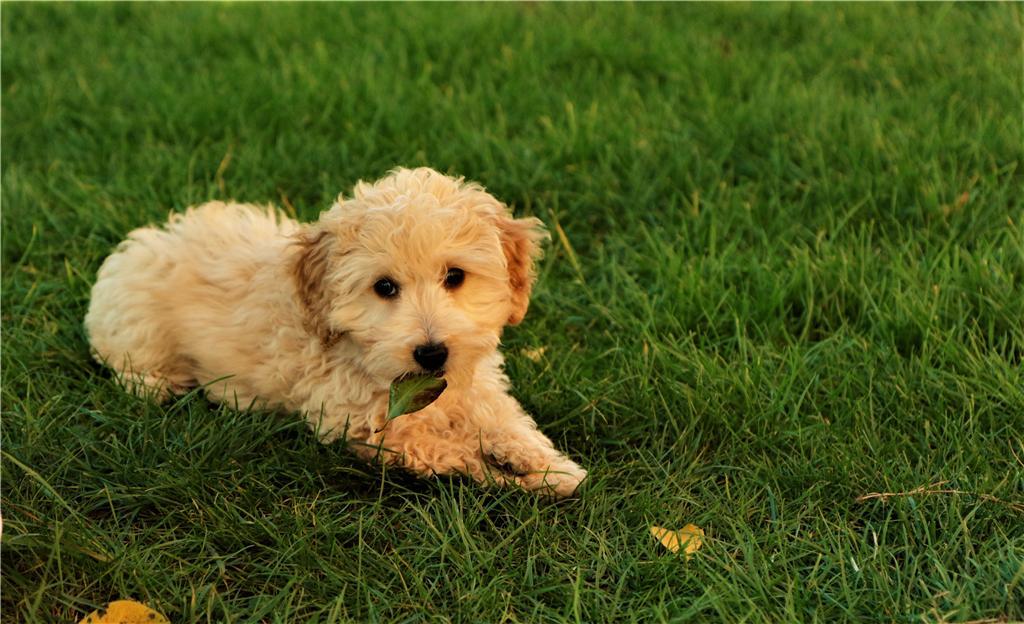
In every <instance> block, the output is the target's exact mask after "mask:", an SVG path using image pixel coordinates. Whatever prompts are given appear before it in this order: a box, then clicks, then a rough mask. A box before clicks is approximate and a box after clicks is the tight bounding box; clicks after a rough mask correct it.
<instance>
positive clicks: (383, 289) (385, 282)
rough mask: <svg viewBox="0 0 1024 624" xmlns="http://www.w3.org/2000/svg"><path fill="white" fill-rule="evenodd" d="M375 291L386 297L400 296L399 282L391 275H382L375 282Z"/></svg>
mask: <svg viewBox="0 0 1024 624" xmlns="http://www.w3.org/2000/svg"><path fill="white" fill-rule="evenodd" d="M373 292H375V293H377V295H378V296H380V297H382V298H384V299H394V298H395V297H397V296H398V284H396V283H395V282H394V281H393V280H392V279H391V278H390V277H382V278H380V279H379V280H377V281H376V282H375V283H374V285H373Z"/></svg>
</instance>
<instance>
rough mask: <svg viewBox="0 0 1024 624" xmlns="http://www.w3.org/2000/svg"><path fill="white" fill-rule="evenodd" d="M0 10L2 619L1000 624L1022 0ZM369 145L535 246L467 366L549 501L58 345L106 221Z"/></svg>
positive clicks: (341, 175) (357, 166)
mask: <svg viewBox="0 0 1024 624" xmlns="http://www.w3.org/2000/svg"><path fill="white" fill-rule="evenodd" d="M2 13H3V18H2V26H3V30H2V35H3V49H2V80H3V88H2V89H3V113H2V115H3V116H2V124H3V137H2V138H3V145H2V167H3V181H2V193H3V194H2V200H3V216H2V219H3V220H2V226H3V229H2V245H3V349H2V351H3V353H2V366H3V369H2V372H3V393H2V400H3V420H2V448H3V464H2V465H3V474H2V476H3V493H2V512H3V521H4V523H3V542H2V563H3V570H2V605H0V606H2V609H3V618H4V621H5V622H6V621H11V622H14V621H18V622H54V621H73V620H76V619H77V618H79V617H82V616H83V615H84V614H85V613H86V612H88V611H89V610H91V609H93V608H94V607H96V606H97V605H101V604H103V603H105V602H106V601H108V600H113V599H117V598H124V597H133V598H136V599H139V600H143V601H146V602H148V603H149V604H151V605H152V606H154V607H156V608H157V609H159V610H161V611H163V612H164V613H165V614H167V615H168V616H169V617H170V618H171V619H172V621H174V622H176V623H183V622H222V621H232V622H246V621H267V622H306V621H310V622H335V621H350V620H356V621H362V620H386V621H401V622H413V621H446V620H451V621H461V622H498V621H521V622H536V621H585V622H598V621H609V620H619V621H634V620H635V621H640V620H643V621H651V620H665V621H667V620H671V621H685V620H695V621H707V620H719V621H730V622H733V621H753V622H761V621H765V622H785V621H811V620H817V621H830V622H831V621H841V620H869V621H886V622H889V621H898V622H920V621H951V622H952V621H968V620H986V621H988V620H987V619H994V620H1014V619H1017V620H1019V619H1022V618H1024V510H1022V507H1021V505H1022V504H1024V442H1022V440H1024V362H1022V358H1024V203H1022V195H1024V194H1022V189H1024V174H1022V162H1024V148H1022V143H1024V131H1022V104H1021V102H1022V92H1024V88H1022V80H1024V65H1022V44H1021V41H1022V10H1021V7H1020V5H1014V4H1001V5H966V6H950V5H889V4H885V5H829V6H824V5H823V6H807V5H732V4H730V5H561V6H555V5H537V4H524V5H448V4H445V5H440V4H435V5H388V6H382V5H323V4H301V5H248V4H238V5H204V6H198V5H195V6H193V5H189V6H185V5H167V4H165V5H130V4H110V5H74V6H71V5H63V6H53V5H35V4H33V5H27V4H11V3H4V5H3V11H2ZM399 164H404V165H409V166H416V165H430V166H433V167H435V168H438V169H441V170H444V171H448V172H451V173H458V174H462V175H465V176H467V177H469V178H471V179H474V180H478V181H480V182H482V183H483V184H485V185H486V186H487V187H488V188H489V189H490V190H491V191H492V192H493V193H494V194H495V195H497V196H498V197H500V198H502V199H504V200H506V201H508V202H510V203H511V204H513V205H514V206H515V207H516V210H517V212H519V213H529V214H535V215H537V216H539V217H541V218H542V219H544V221H545V222H546V223H547V224H548V225H549V226H550V227H551V228H552V230H553V231H554V230H556V228H561V230H560V231H557V232H556V235H555V236H554V238H553V240H552V243H551V244H550V246H549V248H548V254H547V256H546V259H545V260H544V262H543V265H542V267H541V277H540V281H539V284H538V287H537V289H536V297H535V299H534V302H533V305H532V307H531V312H530V315H529V316H528V317H527V319H526V322H525V323H524V324H523V325H521V326H519V327H516V328H513V329H510V330H509V331H508V332H507V333H506V337H505V338H506V345H505V350H506V353H508V355H509V363H508V369H509V373H510V375H511V377H512V378H513V380H514V382H515V389H516V390H515V392H516V394H517V396H518V397H519V398H520V399H521V400H522V402H523V403H524V405H525V406H526V407H527V408H528V409H529V410H530V411H531V412H532V413H534V414H535V415H536V418H537V420H538V421H539V423H540V424H541V426H542V427H543V428H544V430H545V431H547V432H548V433H549V434H550V435H551V436H552V437H553V438H554V439H555V440H556V441H557V443H558V445H559V446H560V447H563V448H565V449H568V450H569V451H570V453H571V455H572V456H573V457H574V458H576V459H578V460H579V461H580V462H581V463H582V464H584V465H585V466H586V467H588V468H589V469H590V471H591V475H592V477H591V479H590V481H589V484H588V486H587V487H586V490H585V491H584V492H583V495H582V496H581V497H580V498H579V499H578V500H569V501H564V502H560V503H557V504H551V503H545V502H543V501H539V500H537V499H536V498H534V497H532V496H529V495H525V494H522V493H518V492H495V491H488V490H484V489H481V488H479V487H477V486H474V485H473V484H471V483H466V482H463V481H460V480H449V481H440V482H425V481H417V480H414V479H411V478H409V477H407V476H404V475H402V474H399V473H397V472H392V471H389V472H387V473H386V474H382V471H381V470H380V469H379V468H378V467H374V466H367V465H363V464H361V463H359V462H358V461H356V460H355V459H353V458H352V457H351V456H350V455H349V453H347V452H346V451H345V449H344V448H343V447H342V446H341V445H334V446H327V447H324V446H320V445H319V444H317V443H316V442H315V441H314V439H313V438H312V436H311V435H310V434H309V433H308V432H307V431H306V430H305V428H304V426H303V425H301V424H300V423H299V422H298V419H297V418H295V417H289V416H285V415H272V414H267V413H239V412H235V411H232V410H229V409H224V408H221V407H217V406H215V405H211V404H209V403H207V402H206V401H205V400H204V399H203V398H202V397H201V396H189V397H186V398H183V399H181V400H178V401H177V402H175V403H173V404H171V405H166V406H158V405H154V404H152V403H149V402H146V401H144V400H140V399H136V398H133V397H131V396H129V395H127V394H126V393H124V392H123V391H122V390H121V389H119V388H118V386H117V385H116V383H115V382H114V381H113V380H112V379H111V377H110V374H109V373H108V372H107V371H104V370H102V369H101V368H100V367H98V366H97V365H96V364H94V363H93V362H92V361H90V359H89V356H88V346H87V342H86V339H85V335H84V331H83V329H82V322H81V321H82V317H83V315H84V313H85V310H86V306H87V302H88V295H89V288H90V286H91V283H92V281H93V279H94V275H95V271H96V269H97V268H98V267H99V265H100V263H101V262H102V260H103V258H104V257H105V256H106V254H108V253H109V252H110V251H111V249H112V247H113V246H114V245H115V244H116V243H117V242H118V241H119V240H120V239H121V238H122V237H123V236H124V235H125V233H126V232H128V231H129V230H130V229H132V228H134V227H136V226H139V225H143V224H146V223H149V222H155V221H160V220H162V219H164V218H165V217H166V215H167V213H168V212H169V211H171V210H178V209H182V208H184V207H186V206H188V205H190V204H194V203H198V202H201V201H204V200H207V199H213V198H237V199H239V200H245V201H253V202H275V203H277V204H279V205H284V206H287V207H288V209H289V210H291V211H294V212H295V213H296V214H297V215H298V216H300V217H302V218H304V219H312V218H314V217H315V215H316V214H317V213H318V212H319V210H321V209H323V208H325V207H326V206H327V205H328V204H329V203H330V201H331V200H332V198H333V197H334V196H335V195H336V194H337V193H338V192H339V191H343V190H347V189H349V188H350V187H351V185H352V184H353V183H354V182H355V181H356V180H358V179H360V178H367V179H373V178H377V177H379V176H381V175H382V174H383V173H384V172H385V171H387V170H388V169H389V168H391V167H393V166H396V165H399ZM561 232H564V236H562V235H561ZM536 347H546V349H547V350H546V353H545V355H544V358H543V359H542V360H541V361H540V362H537V363H535V362H533V361H531V360H530V359H528V358H526V357H525V356H524V355H523V353H522V352H523V350H524V349H527V348H536ZM940 481H941V482H946V484H945V485H943V486H941V487H938V488H937V489H942V490H954V491H955V493H951V492H942V493H932V494H924V493H920V492H919V493H917V494H914V495H907V496H895V497H891V498H888V499H879V498H872V499H867V500H858V498H859V497H861V496H863V495H866V494H870V493H874V492H908V491H911V490H914V489H915V488H919V487H921V486H928V485H930V484H933V483H936V482H940ZM1015 505H1016V506H1015ZM690 522H692V523H696V524H698V525H700V526H701V527H704V529H705V530H706V531H707V535H708V538H709V539H708V541H707V544H706V545H705V546H704V548H703V549H702V550H701V551H700V552H699V553H698V554H697V555H696V556H694V557H693V558H692V559H691V560H689V561H686V560H684V559H683V558H681V557H677V556H673V555H671V554H668V553H666V552H665V551H664V550H663V549H661V547H660V546H659V545H658V544H657V543H656V542H655V541H654V540H653V539H652V538H651V536H650V535H649V534H648V526H649V525H651V524H658V525H662V526H669V527H675V526H682V525H684V524H687V523H690Z"/></svg>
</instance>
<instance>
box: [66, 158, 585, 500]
mask: <svg viewBox="0 0 1024 624" xmlns="http://www.w3.org/2000/svg"><path fill="white" fill-rule="evenodd" d="M545 236H546V233H545V232H544V229H543V224H542V223H541V222H540V221H539V220H538V219H535V218H527V219H513V218H512V217H511V215H510V213H509V210H508V208H506V207H505V206H504V205H503V204H501V203H500V202H498V201H497V200H496V199H494V197H492V196H491V195H489V194H488V193H486V192H485V191H484V189H483V188H482V187H480V186H478V185H476V184H472V183H467V182H464V181H463V180H462V179H453V178H450V177H448V176H445V175H442V174H440V173H438V172H436V171H433V170H431V169H425V168H422V169H412V170H410V169H398V170H396V171H394V172H392V173H391V174H390V175H388V176H387V177H385V178H383V179H382V180H380V181H378V182H376V183H374V184H367V183H364V182H360V183H359V184H357V185H356V187H355V189H354V193H353V196H352V197H351V198H350V199H344V198H342V197H339V198H338V201H337V202H336V203H335V204H334V205H333V206H332V207H331V209H330V210H328V211H326V212H324V213H322V214H321V215H320V218H319V220H318V221H316V222H315V223H308V224H299V223H296V222H295V221H292V220H291V219H288V218H287V217H284V216H282V215H281V214H279V213H278V212H277V211H275V210H274V209H273V208H266V207H256V206H252V205H244V204H225V203H221V202H210V203H207V204H204V205H202V206H199V207H196V208H190V209H189V210H187V211H186V212H185V213H184V214H179V215H174V216H172V217H171V219H170V221H169V222H168V223H167V224H166V225H165V226H164V227H162V228H156V227H146V228H141V229H138V230H135V231H134V232H132V233H131V234H129V235H128V239H127V240H126V241H124V242H123V243H121V245H120V246H119V247H118V248H117V250H116V251H115V252H114V253H113V254H112V255H111V256H110V257H109V258H107V260H106V261H105V262H104V263H103V266H102V267H101V268H100V270H99V276H98V279H97V282H96V285H95V286H94V287H93V290H92V301H91V304H90V307H89V313H88V315H87V316H86V318H85V325H86V329H87V330H88V333H89V339H90V341H91V343H92V347H93V349H94V352H95V353H96V355H97V357H98V359H100V360H101V361H102V362H104V363H106V364H108V365H109V366H111V367H113V368H114V370H115V371H117V373H118V375H119V378H120V379H121V380H122V381H123V382H124V383H125V384H126V385H127V386H128V387H129V388H131V389H132V390H134V391H135V392H138V393H140V394H145V393H151V394H154V393H155V394H156V396H157V397H158V398H160V399H163V398H166V397H167V396H169V395H170V394H172V393H177V392H181V391H184V390H186V389H188V388H191V387H193V386H196V385H202V386H205V388H206V391H207V394H208V396H210V397H211V398H213V399H215V400H218V401H227V402H230V403H231V404H233V405H239V406H243V407H245V406H248V405H250V404H254V403H255V404H257V405H265V406H268V407H274V408H281V409H285V410H290V411H298V412H301V413H303V414H305V417H306V420H307V422H308V423H309V425H310V426H311V427H313V428H315V429H316V430H317V431H318V432H319V434H320V436H321V440H323V441H325V442H326V441H331V440H334V439H336V438H338V437H342V436H343V437H345V438H347V440H348V441H349V443H350V444H351V446H352V448H353V449H354V450H355V451H356V452H357V453H358V454H359V455H360V456H362V457H364V458H366V459H375V458H376V459H381V460H383V461H386V462H388V463H391V464H397V465H400V466H403V467H404V468H406V469H408V470H411V471H412V472H414V473H416V474H418V475H421V476H431V475H447V474H453V473H462V474H468V475H470V476H472V477H473V478H475V479H477V480H478V481H481V482H496V483H499V484H510V485H519V486H522V487H525V488H527V489H530V490H536V491H541V492H544V493H548V494H553V495H556V496H566V495H569V494H572V493H573V492H574V491H575V490H576V488H577V486H578V485H579V484H580V482H582V481H583V479H584V478H586V475H587V473H586V471H584V470H583V469H582V468H580V467H579V466H578V465H576V464H575V463H574V462H572V461H571V460H569V459H568V458H567V457H566V456H565V455H563V454H561V453H560V452H558V451H557V450H555V449H554V447H553V445H552V443H551V441H550V440H549V439H548V438H547V437H546V436H545V435H544V434H543V433H541V432H540V431H538V430H537V426H536V424H535V423H534V421H533V419H531V418H530V416H529V415H527V414H526V413H525V412H524V411H523V409H522V408H521V407H520V405H519V403H518V402H517V401H516V400H515V399H513V398H512V397H511V396H509V394H508V387H509V382H508V378H507V377H506V376H505V374H504V373H503V372H502V362H503V360H502V357H501V355H500V354H499V353H498V350H497V349H498V344H499V339H500V336H501V332H502V329H503V328H504V326H505V325H515V324H517V323H519V322H520V321H522V320H523V316H524V315H525V314H526V309H527V306H528V304H529V299H530V290H531V288H532V286H533V281H534V273H533V264H534V260H535V259H536V257H537V256H538V255H539V253H540V248H539V242H540V241H541V240H542V239H543V238H544V237H545ZM422 372H433V373H436V374H443V375H444V377H445V380H446V381H447V382H448V388H447V389H446V390H445V391H444V393H443V394H442V395H441V396H440V398H438V400H437V401H436V402H435V403H433V404H432V405H430V406H428V407H427V408H425V409H423V410H421V411H419V412H416V413H413V414H407V415H404V416H400V417H398V418H396V419H394V420H391V421H389V420H388V419H387V417H386V410H387V402H388V389H389V386H390V384H391V382H392V381H393V380H395V379H396V378H398V377H401V376H402V375H405V374H409V373H422Z"/></svg>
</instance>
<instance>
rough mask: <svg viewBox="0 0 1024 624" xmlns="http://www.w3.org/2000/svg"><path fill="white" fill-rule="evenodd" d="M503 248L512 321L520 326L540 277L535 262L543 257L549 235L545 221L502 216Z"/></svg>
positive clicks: (500, 228)
mask: <svg viewBox="0 0 1024 624" xmlns="http://www.w3.org/2000/svg"><path fill="white" fill-rule="evenodd" d="M498 232H499V235H500V237H501V249H502V251H504V252H505V260H506V262H507V263H508V281H509V290H510V291H511V304H512V308H511V311H510V312H509V317H508V324H509V325H518V324H519V323H520V322H521V321H522V320H523V317H524V316H526V310H527V308H529V307H530V292H531V291H532V290H533V282H534V281H535V280H536V279H537V275H536V271H535V268H534V265H535V263H536V261H537V259H539V258H540V256H541V247H540V243H541V241H543V240H544V239H545V238H548V233H547V230H546V229H544V223H543V222H542V221H541V220H540V219H538V218H536V217H527V218H525V219H512V218H509V217H504V216H502V217H499V218H498Z"/></svg>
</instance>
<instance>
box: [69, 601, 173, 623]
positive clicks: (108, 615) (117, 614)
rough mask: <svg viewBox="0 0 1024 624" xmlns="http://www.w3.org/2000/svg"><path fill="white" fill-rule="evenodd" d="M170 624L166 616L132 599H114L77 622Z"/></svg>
mask: <svg viewBox="0 0 1024 624" xmlns="http://www.w3.org/2000/svg"><path fill="white" fill-rule="evenodd" d="M122 623H123V624H170V622H168V621H167V618H165V617H164V616H162V615H160V614H159V613H157V612H156V611H154V610H152V609H150V608H149V607H147V606H146V605H144V604H142V603H141V602H135V601H134V600H115V601H114V602H112V603H110V604H108V605H107V606H106V607H104V608H102V609H97V610H95V611H93V612H92V613H90V614H89V615H87V616H85V617H84V618H83V619H82V621H81V622H79V623H78V624H122Z"/></svg>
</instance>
